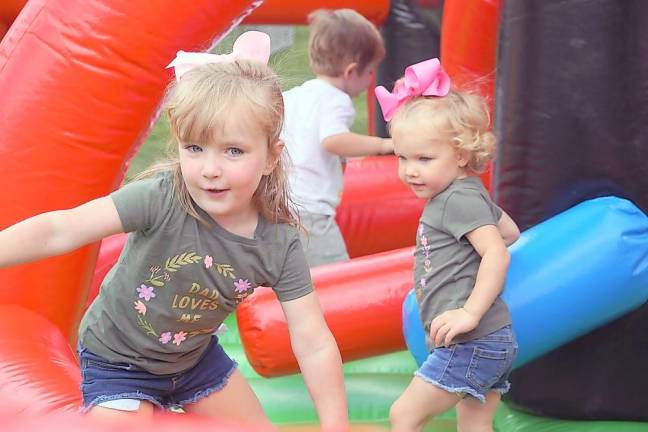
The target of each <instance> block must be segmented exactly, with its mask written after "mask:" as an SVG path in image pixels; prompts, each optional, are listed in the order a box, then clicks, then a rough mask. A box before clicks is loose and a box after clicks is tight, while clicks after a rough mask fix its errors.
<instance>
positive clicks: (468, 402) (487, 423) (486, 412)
mask: <svg viewBox="0 0 648 432" xmlns="http://www.w3.org/2000/svg"><path fill="white" fill-rule="evenodd" d="M501 397H502V396H501V395H500V393H498V392H496V391H490V392H488V393H486V403H481V402H480V401H478V400H477V399H475V398H471V397H467V398H465V399H462V400H461V401H460V402H459V403H458V404H457V431H458V432H493V418H495V411H496V410H497V405H498V404H499V401H500V399H501Z"/></svg>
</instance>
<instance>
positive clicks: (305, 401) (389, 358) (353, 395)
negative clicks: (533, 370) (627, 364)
mask: <svg viewBox="0 0 648 432" xmlns="http://www.w3.org/2000/svg"><path fill="white" fill-rule="evenodd" d="M225 324H226V325H227V328H228V330H227V331H226V332H225V333H224V334H222V335H220V336H219V340H220V343H221V344H222V346H223V348H224V349H225V351H226V352H227V353H228V355H229V356H230V357H232V358H233V359H235V360H236V361H237V362H238V365H239V370H240V371H241V373H242V374H243V376H245V377H246V379H247V380H248V381H249V383H250V385H251V386H252V388H253V389H254V391H255V392H256V394H257V396H258V397H259V399H260V400H261V404H262V405H263V407H264V409H265V411H266V414H267V415H268V416H269V417H270V419H271V420H272V421H273V422H274V423H275V424H278V425H300V424H303V425H307V424H310V425H313V424H315V423H317V421H318V419H317V413H316V412H315V407H314V406H313V403H312V401H311V399H310V396H309V395H308V391H307V390H306V386H305V384H304V381H303V379H302V378H301V375H289V376H284V377H277V378H263V377H261V376H260V375H259V374H257V373H256V372H255V371H254V369H253V368H252V366H251V365H250V363H249V362H248V360H247V358H246V356H245V352H244V350H243V347H242V345H241V339H240V337H239V333H238V328H237V325H236V317H235V315H231V316H230V317H228V318H227V320H226V321H225ZM415 370H416V362H415V361H414V358H413V357H412V355H411V354H410V353H409V352H408V351H401V352H397V353H391V354H385V355H381V356H376V357H371V358H367V359H363V360H357V361H353V362H349V363H346V364H345V365H344V376H345V377H344V380H345V385H346V391H347V399H348V404H349V418H350V420H351V421H352V422H353V423H363V424H372V425H375V426H379V427H380V426H382V427H384V429H385V430H388V429H389V407H390V406H391V404H392V403H393V401H394V400H396V398H397V397H398V396H399V395H400V394H401V393H402V392H403V390H405V388H406V387H407V385H408V384H409V382H410V380H411V379H412V374H413V372H414V371H415ZM494 426H495V430H496V431H501V432H617V431H618V432H640V431H642V432H643V431H646V432H648V423H637V422H611V421H567V420H556V419H550V418H546V417H536V416H532V415H529V414H525V413H523V412H521V411H517V410H515V409H513V408H512V407H510V406H508V405H507V404H506V403H502V404H500V407H499V409H498V412H497V415H496V417H495V422H494ZM424 430H425V431H428V432H448V431H455V430H456V421H455V414H454V410H452V411H449V412H447V413H444V414H442V415H441V416H438V417H436V418H435V419H434V420H432V421H430V423H429V424H428V425H427V426H426V427H425V429H424Z"/></svg>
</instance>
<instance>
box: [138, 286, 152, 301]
mask: <svg viewBox="0 0 648 432" xmlns="http://www.w3.org/2000/svg"><path fill="white" fill-rule="evenodd" d="M154 289H155V288H153V287H152V286H146V285H144V284H142V285H140V287H139V288H137V292H138V293H139V298H143V299H144V300H146V301H149V300H151V299H152V298H153V297H155V292H154Z"/></svg>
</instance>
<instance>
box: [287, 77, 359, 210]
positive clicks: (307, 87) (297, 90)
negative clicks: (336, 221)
mask: <svg viewBox="0 0 648 432" xmlns="http://www.w3.org/2000/svg"><path fill="white" fill-rule="evenodd" d="M283 97H284V104H285V110H286V111H285V112H286V118H285V123H284V128H283V131H282V133H281V138H282V139H283V141H284V142H285V143H286V148H287V149H288V154H289V155H290V158H291V160H292V166H290V167H289V169H288V180H289V183H290V187H291V190H292V196H293V199H294V200H295V202H296V203H297V204H298V205H299V206H300V211H302V212H306V213H314V214H325V215H334V214H335V209H336V207H337V206H338V204H339V203H340V196H341V195H342V161H343V159H342V158H341V157H340V156H338V155H336V154H332V153H329V152H327V151H326V150H324V148H323V147H322V141H324V139H325V138H327V137H329V136H332V135H337V134H340V133H345V132H349V128H350V127H351V125H352V124H353V120H354V119H355V109H354V108H353V103H352V102H351V98H350V97H349V95H347V94H346V93H344V92H343V91H342V90H340V89H338V88H336V87H334V86H333V85H331V84H329V83H327V82H326V81H323V80H320V79H313V80H310V81H307V82H305V83H304V84H302V85H301V86H298V87H294V88H292V89H290V90H288V91H286V92H284V93H283Z"/></svg>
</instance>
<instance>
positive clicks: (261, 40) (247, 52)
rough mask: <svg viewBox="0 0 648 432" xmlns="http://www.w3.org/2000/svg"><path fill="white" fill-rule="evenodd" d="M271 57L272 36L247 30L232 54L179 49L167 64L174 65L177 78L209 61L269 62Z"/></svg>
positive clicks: (235, 45) (235, 43)
mask: <svg viewBox="0 0 648 432" xmlns="http://www.w3.org/2000/svg"><path fill="white" fill-rule="evenodd" d="M269 58H270V36H268V35H267V34H265V33H263V32H260V31H247V32H245V33H243V34H242V35H241V36H239V37H238V38H237V39H236V41H235V42H234V47H233V48H232V52H231V53H230V54H209V53H199V52H185V51H178V53H177V54H176V57H175V58H174V59H173V61H172V62H171V63H169V65H168V66H167V67H168V68H170V67H173V71H174V73H175V76H176V80H179V79H180V78H181V77H182V75H184V74H185V73H187V72H188V71H190V70H191V69H193V68H195V67H196V66H200V65H204V64H209V63H227V62H233V61H235V60H238V59H245V60H256V61H258V62H261V63H263V64H268V59H269Z"/></svg>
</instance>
